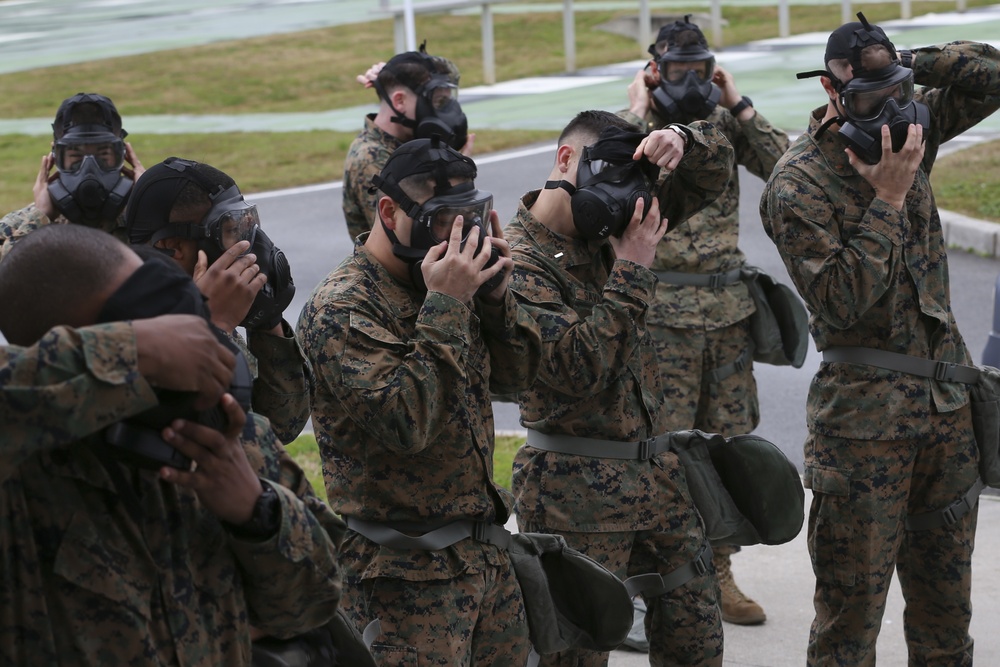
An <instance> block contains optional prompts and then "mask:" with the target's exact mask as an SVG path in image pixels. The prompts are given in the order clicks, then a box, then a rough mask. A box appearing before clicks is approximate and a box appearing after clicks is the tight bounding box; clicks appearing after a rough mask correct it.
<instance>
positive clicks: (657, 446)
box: [527, 429, 670, 461]
mask: <svg viewBox="0 0 1000 667" xmlns="http://www.w3.org/2000/svg"><path fill="white" fill-rule="evenodd" d="M527 444H528V445H530V446H532V447H534V448H535V449H541V450H544V451H546V452H556V453H557V454H570V455H572V456H589V457H591V458H597V459H624V460H628V461H648V460H649V459H651V458H654V457H656V456H659V455H660V454H662V453H663V452H665V451H667V450H668V449H670V434H669V433H665V434H663V435H658V436H656V437H655V438H647V439H646V440H640V441H638V442H636V441H621V440H602V439H600V438H583V437H580V436H576V435H553V434H550V433H540V432H538V431H533V430H531V429H528V438H527Z"/></svg>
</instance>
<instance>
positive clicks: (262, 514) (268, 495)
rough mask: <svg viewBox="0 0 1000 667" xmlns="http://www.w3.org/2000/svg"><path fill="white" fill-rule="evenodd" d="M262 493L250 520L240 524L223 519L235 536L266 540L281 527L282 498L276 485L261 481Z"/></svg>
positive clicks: (224, 524) (254, 540) (258, 540)
mask: <svg viewBox="0 0 1000 667" xmlns="http://www.w3.org/2000/svg"><path fill="white" fill-rule="evenodd" d="M260 485H261V488H262V493H261V494H260V496H258V498H257V502H256V503H255V504H254V506H253V514H251V515H250V520H249V521H247V522H246V523H241V524H239V525H237V524H232V523H229V522H228V521H223V522H222V524H223V526H225V528H226V530H228V531H229V534H230V535H232V536H233V537H236V538H238V539H241V540H249V541H253V542H264V541H266V540H268V539H270V538H271V537H273V536H274V534H275V533H277V532H278V529H279V528H281V499H280V498H279V497H278V492H277V491H275V490H274V487H273V486H271V485H270V484H267V483H265V482H261V483H260Z"/></svg>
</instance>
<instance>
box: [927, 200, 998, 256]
mask: <svg viewBox="0 0 1000 667" xmlns="http://www.w3.org/2000/svg"><path fill="white" fill-rule="evenodd" d="M938 213H939V214H940V215H941V228H942V231H943V232H944V241H945V244H946V245H947V246H948V247H949V248H958V249H960V250H966V251H968V252H971V253H975V254H977V255H980V256H982V257H989V258H991V259H997V252H998V249H1000V224H997V223H995V222H987V221H985V220H977V219H976V218H970V217H969V216H967V215H962V214H961V213H954V212H952V211H945V210H941V209H939V210H938Z"/></svg>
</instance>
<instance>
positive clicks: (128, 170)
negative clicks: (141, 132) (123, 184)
mask: <svg viewBox="0 0 1000 667" xmlns="http://www.w3.org/2000/svg"><path fill="white" fill-rule="evenodd" d="M125 163H126V164H128V165H129V166H128V167H126V166H124V165H122V175H123V176H125V178H129V179H131V180H132V182H133V183H135V182H136V181H138V180H139V177H140V176H142V175H143V174H144V173H146V168H145V167H143V166H142V162H140V161H139V156H138V155H136V154H135V149H134V148H132V144H130V143H129V142H127V141H126V142H125Z"/></svg>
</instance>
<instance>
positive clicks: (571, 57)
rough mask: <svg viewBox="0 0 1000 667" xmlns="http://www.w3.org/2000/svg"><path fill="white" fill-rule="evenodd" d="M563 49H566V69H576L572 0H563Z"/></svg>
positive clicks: (571, 70) (574, 23)
mask: <svg viewBox="0 0 1000 667" xmlns="http://www.w3.org/2000/svg"><path fill="white" fill-rule="evenodd" d="M563 49H564V50H565V51H566V71H567V72H575V71H576V21H575V19H574V18H573V0H563Z"/></svg>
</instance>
